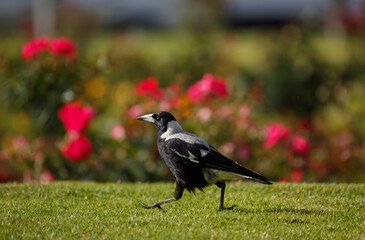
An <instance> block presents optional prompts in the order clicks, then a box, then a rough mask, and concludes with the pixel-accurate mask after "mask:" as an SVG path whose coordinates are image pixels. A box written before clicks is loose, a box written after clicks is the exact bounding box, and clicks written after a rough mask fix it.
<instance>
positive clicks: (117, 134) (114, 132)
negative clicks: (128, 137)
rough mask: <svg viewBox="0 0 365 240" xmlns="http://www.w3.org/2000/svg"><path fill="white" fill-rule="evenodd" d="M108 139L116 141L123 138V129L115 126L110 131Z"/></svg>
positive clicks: (120, 125)
mask: <svg viewBox="0 0 365 240" xmlns="http://www.w3.org/2000/svg"><path fill="white" fill-rule="evenodd" d="M110 137H111V138H112V139H114V140H116V141H118V140H122V139H124V138H125V128H124V127H123V125H122V124H116V125H114V127H113V128H112V129H111V131H110Z"/></svg>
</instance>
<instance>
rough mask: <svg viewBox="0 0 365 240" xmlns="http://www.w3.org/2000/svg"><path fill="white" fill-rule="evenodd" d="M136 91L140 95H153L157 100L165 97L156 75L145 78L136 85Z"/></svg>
mask: <svg viewBox="0 0 365 240" xmlns="http://www.w3.org/2000/svg"><path fill="white" fill-rule="evenodd" d="M135 92H136V94H137V95H138V96H146V95H147V96H148V95H149V96H153V97H154V98H155V99H156V100H162V99H163V97H164V94H163V91H162V90H161V89H160V88H159V86H158V80H157V78H155V77H148V78H145V79H143V80H142V81H141V82H140V83H138V85H137V86H136V89H135Z"/></svg>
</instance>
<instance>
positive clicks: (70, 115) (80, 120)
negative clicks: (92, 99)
mask: <svg viewBox="0 0 365 240" xmlns="http://www.w3.org/2000/svg"><path fill="white" fill-rule="evenodd" d="M94 115H95V112H94V110H93V109H92V108H91V107H89V106H86V107H83V106H82V105H81V103H80V102H70V103H66V104H65V105H64V106H63V107H62V108H61V109H60V110H59V111H58V117H59V118H60V119H61V121H62V122H63V125H64V126H65V129H66V130H67V131H71V132H72V131H73V132H81V131H82V130H84V129H85V128H87V126H88V124H89V121H90V119H91V118H93V117H94Z"/></svg>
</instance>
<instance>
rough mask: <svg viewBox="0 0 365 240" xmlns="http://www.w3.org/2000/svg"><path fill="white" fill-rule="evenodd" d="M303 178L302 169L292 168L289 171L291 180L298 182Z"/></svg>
mask: <svg viewBox="0 0 365 240" xmlns="http://www.w3.org/2000/svg"><path fill="white" fill-rule="evenodd" d="M302 179H303V171H302V170H294V171H293V172H292V173H291V180H292V181H293V182H300V181H301V180H302Z"/></svg>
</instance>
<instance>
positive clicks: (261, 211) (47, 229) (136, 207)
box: [0, 182, 365, 239]
mask: <svg viewBox="0 0 365 240" xmlns="http://www.w3.org/2000/svg"><path fill="white" fill-rule="evenodd" d="M173 190H174V185H173V184H172V183H156V184H142V183H141V184H132V183H121V184H99V183H81V182H72V183H71V182H58V183H52V184H43V185H42V184H3V185H0V239H35V238H37V239H38V238H41V239H79V238H86V239H115V238H118V239H263V238H268V239H364V238H365V184H278V183H277V184H274V185H272V186H267V185H261V184H257V183H230V184H228V186H227V190H226V205H227V206H228V205H232V204H237V205H238V207H237V208H235V209H234V210H232V211H223V212H218V211H217V209H218V205H219V194H220V191H219V189H218V188H217V187H214V186H212V187H209V188H206V190H205V192H204V193H202V192H197V193H196V194H195V195H194V194H189V193H188V192H185V194H184V196H183V198H182V199H181V200H179V201H177V202H174V203H170V204H167V205H165V210H167V212H166V213H163V212H160V211H159V210H158V209H149V210H146V209H143V208H142V207H141V206H142V205H148V204H152V203H154V202H156V201H158V200H163V199H166V198H170V197H171V196H172V194H173Z"/></svg>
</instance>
